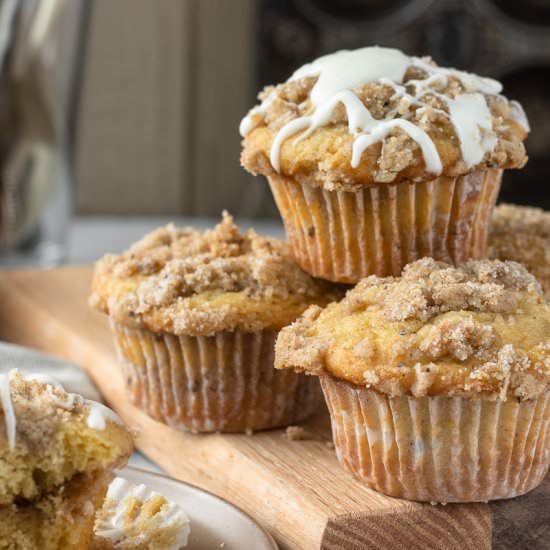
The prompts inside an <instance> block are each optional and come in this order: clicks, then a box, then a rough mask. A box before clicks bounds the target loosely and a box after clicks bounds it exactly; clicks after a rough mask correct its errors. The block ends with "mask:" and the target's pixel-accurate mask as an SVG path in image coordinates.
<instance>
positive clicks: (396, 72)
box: [240, 47, 529, 283]
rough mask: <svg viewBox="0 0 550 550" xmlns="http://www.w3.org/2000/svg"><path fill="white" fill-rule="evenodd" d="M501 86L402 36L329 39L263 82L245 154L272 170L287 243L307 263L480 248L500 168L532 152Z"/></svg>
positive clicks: (330, 267) (375, 262)
mask: <svg viewBox="0 0 550 550" xmlns="http://www.w3.org/2000/svg"><path fill="white" fill-rule="evenodd" d="M501 90H502V86H501V84H500V83H499V82H497V81H495V80H492V79H489V78H482V77H479V76H476V75H473V74H470V73H465V72H462V71H457V70H455V69H448V68H442V67H439V66H437V65H436V64H435V63H434V62H433V61H432V60H431V59H429V58H417V57H409V56H406V55H405V54H403V53H402V52H400V51H398V50H393V49H388V48H377V47H371V48H362V49H359V50H354V51H341V52H337V53H335V54H332V55H327V56H324V57H321V58H319V59H317V60H315V61H313V62H312V63H310V64H307V65H305V66H303V67H301V68H300V69H298V70H297V71H296V72H295V73H294V74H293V75H292V76H291V77H290V79H289V80H288V81H287V82H285V83H283V84H279V85H278V86H270V87H267V88H266V89H265V90H264V91H263V92H262V93H261V94H260V96H259V97H260V99H261V101H262V102H261V104H260V105H259V106H256V107H254V108H253V109H252V110H251V111H250V112H249V114H248V115H247V116H246V117H245V118H244V119H243V121H242V122H241V128H240V130H241V134H242V135H243V137H244V140H243V152H242V156H241V161H242V164H243V166H244V167H245V168H246V169H247V170H248V171H249V172H251V173H253V174H262V175H264V176H267V178H268V180H269V184H270V186H271V189H272V191H273V193H274V196H275V199H276V202H277V205H278V207H279V210H280V212H281V215H282V218H283V221H284V224H285V229H286V233H287V236H288V240H289V243H290V246H291V248H292V252H293V254H294V257H295V258H296V261H297V262H298V263H299V264H300V266H301V267H302V268H303V269H305V270H306V271H307V272H309V273H311V274H312V275H314V276H316V277H322V278H324V279H329V280H332V281H339V282H346V283H352V282H357V281H358V280H359V279H360V278H362V277H364V276H366V275H370V274H376V275H399V274H400V273H401V270H402V268H403V267H404V266H405V265H406V264H407V263H409V262H411V261H413V260H415V259H418V258H420V257H424V256H430V257H434V258H436V259H438V260H443V261H448V262H452V263H455V264H456V263H461V262H464V261H466V260H468V259H471V258H481V257H484V255H485V253H486V247H487V226H488V222H489V218H490V215H491V209H492V207H493V205H494V202H495V200H496V196H497V194H498V191H499V187H500V179H501V174H502V170H503V169H508V168H521V167H522V166H523V165H524V164H525V162H526V160H527V157H526V155H525V149H524V146H523V140H524V139H525V137H526V135H527V133H528V131H529V126H528V123H527V119H526V117H525V114H524V112H523V110H522V108H521V106H520V105H519V104H518V103H517V102H514V101H508V100H507V99H506V98H505V97H504V96H502V95H500V92H501Z"/></svg>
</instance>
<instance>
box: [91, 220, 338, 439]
mask: <svg viewBox="0 0 550 550" xmlns="http://www.w3.org/2000/svg"><path fill="white" fill-rule="evenodd" d="M334 296H335V294H334V291H333V287H332V286H330V285H329V284H328V283H326V282H322V281H316V280H314V279H312V278H311V277H310V276H309V275H307V274H306V273H304V272H303V271H302V270H301V269H300V268H299V267H298V266H297V265H296V264H295V263H294V261H293V260H292V259H291V257H290V255H289V252H288V250H287V247H286V245H285V243H283V242H282V241H278V240H276V239H268V238H262V237H260V236H258V235H257V234H256V233H255V232H254V231H249V232H247V233H245V234H241V233H240V231H239V228H238V227H237V226H236V225H235V224H234V222H233V219H232V218H231V217H230V216H229V215H228V214H227V213H224V215H223V220H222V222H221V223H220V224H219V225H218V226H217V227H216V228H215V229H214V230H212V231H207V232H205V233H200V232H199V231H196V230H194V229H192V228H186V229H177V228H175V227H174V226H167V227H163V228H161V229H158V230H157V231H154V232H153V233H152V234H150V235H148V236H147V237H145V238H144V239H143V240H142V241H140V242H138V243H137V244H135V245H134V246H132V247H131V248H130V249H129V250H128V251H127V252H125V253H124V254H122V255H121V256H112V255H110V256H106V257H104V258H103V259H102V260H100V261H99V262H98V264H97V266H96V270H95V275H94V280H93V294H92V297H91V303H92V305H93V306H95V307H96V308H98V309H99V310H100V311H103V312H105V313H107V314H108V315H109V317H110V319H111V325H112V328H113V331H114V335H115V341H116V345H117V348H118V350H119V355H120V358H121V360H122V364H123V367H124V375H125V379H126V381H127V387H128V391H129V394H130V397H131V400H132V401H133V403H135V404H136V405H137V406H138V407H140V408H142V409H143V410H144V411H146V412H147V413H148V414H149V415H150V416H152V417H153V418H156V419H158V420H161V421H163V422H165V423H167V424H169V425H170V426H173V427H176V428H179V429H183V430H190V431H193V432H212V431H244V430H259V429H265V428H273V427H276V426H284V425H286V424H291V423H294V422H298V421H300V420H302V419H304V418H306V417H307V416H309V415H310V414H311V413H312V412H313V411H314V409H315V407H316V405H317V401H318V399H317V397H318V393H320V392H318V391H317V386H316V384H315V383H314V382H313V381H311V380H304V379H303V378H302V377H298V376H296V375H295V374H294V373H292V372H276V371H275V370H274V369H273V353H274V345H275V338H276V335H277V332H278V331H279V330H280V329H281V328H282V327H284V326H285V325H288V324H289V323H291V322H292V321H294V320H295V319H296V318H297V317H298V316H299V315H300V314H301V313H302V312H303V311H304V310H305V309H306V308H307V307H308V306H309V305H310V304H320V305H324V304H326V303H328V302H329V301H331V300H332V299H333V298H334Z"/></svg>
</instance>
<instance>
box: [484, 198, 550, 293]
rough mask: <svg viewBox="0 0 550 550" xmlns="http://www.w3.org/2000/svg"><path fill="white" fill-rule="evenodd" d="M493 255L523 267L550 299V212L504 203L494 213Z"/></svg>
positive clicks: (491, 243)
mask: <svg viewBox="0 0 550 550" xmlns="http://www.w3.org/2000/svg"><path fill="white" fill-rule="evenodd" d="M488 253H489V256H490V257H491V258H498V259H499V260H513V261H516V262H519V263H521V264H523V265H524V266H525V267H526V268H527V269H528V270H529V271H530V272H531V273H532V274H533V275H534V276H535V277H536V278H537V280H538V281H539V282H540V284H541V286H542V290H543V291H544V293H545V295H546V297H547V298H550V212H545V211H544V210H542V209H540V208H533V207H530V206H516V205H513V204H501V205H500V206H497V207H496V208H495V210H494V213H493V219H492V225H491V233H490V236H489V252H488Z"/></svg>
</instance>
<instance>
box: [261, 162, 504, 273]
mask: <svg viewBox="0 0 550 550" xmlns="http://www.w3.org/2000/svg"><path fill="white" fill-rule="evenodd" d="M501 175H502V170H497V169H491V170H485V171H480V172H473V173H471V174H466V175H464V176H457V177H443V176H442V177H439V178H436V179H434V180H431V181H426V182H416V183H413V184H410V183H406V182H405V183H400V184H397V185H389V184H388V185H377V186H372V187H364V188H362V189H360V190H359V191H357V192H349V191H327V190H325V189H323V188H320V187H312V186H310V185H307V184H302V183H299V182H296V181H294V180H292V179H288V178H284V177H281V176H270V177H269V183H270V186H271V190H272V191H273V194H274V197H275V200H276V202H277V206H278V208H279V210H280V212H281V216H282V218H283V222H284V225H285V231H286V235H287V240H288V242H289V244H290V247H291V249H292V252H293V255H294V258H295V260H296V262H297V263H298V264H299V265H300V266H301V267H302V269H304V270H305V271H307V272H308V273H310V274H311V275H313V276H315V277H320V278H323V279H328V280H331V281H336V282H343V283H354V282H357V281H359V280H360V279H362V278H363V277H366V276H367V275H372V274H375V275H380V276H386V275H399V274H400V273H401V271H402V269H403V267H404V266H405V265H407V264H408V263H410V262H412V261H414V260H417V259H418V258H422V257H424V256H430V257H432V258H435V259H436V260H442V261H446V262H449V263H454V264H458V263H462V262H464V261H466V260H468V259H476V258H481V257H484V256H485V254H486V250H487V236H488V224H489V220H490V216H491V212H492V208H493V206H494V204H495V201H496V198H497V194H498V191H499V189H500V179H501Z"/></svg>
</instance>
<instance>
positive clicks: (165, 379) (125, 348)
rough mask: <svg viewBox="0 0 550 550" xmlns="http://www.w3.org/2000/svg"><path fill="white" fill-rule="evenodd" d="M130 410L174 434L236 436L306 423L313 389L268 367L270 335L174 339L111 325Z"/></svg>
mask: <svg viewBox="0 0 550 550" xmlns="http://www.w3.org/2000/svg"><path fill="white" fill-rule="evenodd" d="M111 326H112V329H113V332H114V335H115V342H116V346H117V349H118V353H119V357H120V360H121V363H122V366H123V370H124V376H125V379H126V387H127V391H128V393H129V396H130V399H131V401H132V403H134V404H135V405H136V406H137V407H139V408H140V409H141V410H143V411H144V412H146V413H147V414H148V415H149V416H151V417H153V418H155V419H156V420H159V421H161V422H164V423H165V424H168V425H169V426H172V427H174V428H176V429H179V430H184V431H191V432H216V431H220V432H242V431H249V430H253V431H254V430H263V429H268V428H276V427H282V426H287V425H290V424H293V423H296V422H300V421H302V420H304V419H305V418H307V417H308V416H310V415H311V414H312V413H313V412H314V411H315V409H316V407H317V406H318V404H319V402H320V400H321V391H320V389H319V383H318V381H317V380H315V379H314V378H313V377H303V376H299V375H297V374H295V373H293V372H290V371H276V370H275V369H274V367H273V359H274V348H275V339H276V337H277V333H276V332H273V331H268V330H263V331H258V332H254V333H246V332H241V331H234V332H218V333H216V334H215V335H214V336H187V335H180V336H176V335H173V334H168V333H154V332H152V331H149V330H147V329H140V328H129V327H126V326H124V325H121V324H118V323H115V322H114V321H112V322H111Z"/></svg>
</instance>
